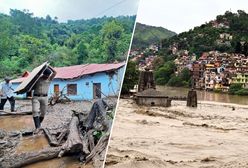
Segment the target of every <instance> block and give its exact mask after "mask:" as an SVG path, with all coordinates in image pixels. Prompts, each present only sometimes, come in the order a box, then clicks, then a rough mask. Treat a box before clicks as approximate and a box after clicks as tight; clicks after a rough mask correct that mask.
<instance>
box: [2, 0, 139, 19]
mask: <svg viewBox="0 0 248 168" xmlns="http://www.w3.org/2000/svg"><path fill="white" fill-rule="evenodd" d="M138 4H139V0H0V12H1V13H5V14H9V10H10V9H19V10H23V9H28V10H29V11H30V12H32V13H34V16H39V17H46V16H47V15H48V14H49V15H50V16H51V17H52V18H54V17H55V16H56V17H58V21H60V22H66V21H67V20H76V19H90V18H94V17H102V16H104V15H106V16H119V15H136V13H137V9H138Z"/></svg>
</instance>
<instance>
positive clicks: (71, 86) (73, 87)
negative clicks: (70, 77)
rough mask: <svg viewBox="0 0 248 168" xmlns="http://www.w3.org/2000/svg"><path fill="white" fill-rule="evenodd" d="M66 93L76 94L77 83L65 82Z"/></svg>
mask: <svg viewBox="0 0 248 168" xmlns="http://www.w3.org/2000/svg"><path fill="white" fill-rule="evenodd" d="M67 95H77V84H67Z"/></svg>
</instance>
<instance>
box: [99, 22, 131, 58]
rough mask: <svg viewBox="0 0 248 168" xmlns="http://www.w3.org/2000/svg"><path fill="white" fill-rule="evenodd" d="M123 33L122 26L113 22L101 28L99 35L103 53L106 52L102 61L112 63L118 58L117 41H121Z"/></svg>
mask: <svg viewBox="0 0 248 168" xmlns="http://www.w3.org/2000/svg"><path fill="white" fill-rule="evenodd" d="M123 32H124V29H123V28H122V26H121V25H120V24H118V23H117V22H116V21H114V20H113V21H111V22H108V23H106V24H105V25H104V26H103V28H102V30H101V33H102V41H103V47H104V51H105V52H106V56H105V58H104V59H105V60H106V61H107V62H113V61H114V60H115V59H116V58H117V57H118V55H117V54H118V41H119V40H120V39H121V37H122V34H123ZM127 50H128V49H127Z"/></svg>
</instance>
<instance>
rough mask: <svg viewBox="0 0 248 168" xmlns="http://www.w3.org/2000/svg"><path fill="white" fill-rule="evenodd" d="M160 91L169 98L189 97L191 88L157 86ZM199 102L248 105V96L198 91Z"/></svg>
mask: <svg viewBox="0 0 248 168" xmlns="http://www.w3.org/2000/svg"><path fill="white" fill-rule="evenodd" d="M156 88H157V90H158V91H161V92H163V93H164V94H165V95H167V96H172V97H173V96H182V97H184V96H187V95H188V91H189V90H190V89H189V88H183V87H169V86H156ZM196 91H197V97H198V100H201V101H211V102H220V103H234V104H242V105H248V101H247V100H248V96H238V95H230V94H226V93H216V92H209V91H204V90H196Z"/></svg>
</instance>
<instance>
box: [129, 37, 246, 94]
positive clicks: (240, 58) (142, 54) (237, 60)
mask: <svg viewBox="0 0 248 168" xmlns="http://www.w3.org/2000/svg"><path fill="white" fill-rule="evenodd" d="M221 37H222V35H221ZM228 38H230V37H229V36H228ZM155 46H156V45H151V46H149V48H147V49H145V50H144V51H140V50H132V51H131V53H130V58H131V61H134V62H138V67H139V69H140V70H143V69H145V68H147V67H148V68H150V69H153V68H154V67H153V66H156V65H153V61H154V60H155V59H156V58H158V57H159V56H158V54H157V52H158V50H159V47H158V46H156V47H155ZM148 51H149V54H147V53H148ZM171 51H172V54H174V55H176V56H177V58H176V59H175V60H174V63H175V65H176V72H175V74H178V73H180V72H181V71H182V70H183V69H184V68H188V69H189V70H190V72H191V75H192V81H193V86H194V88H196V89H202V90H207V91H213V90H215V91H222V92H228V90H229V87H230V85H231V84H233V83H241V84H242V86H243V87H244V88H248V58H247V56H245V55H244V54H238V53H222V52H219V51H209V52H204V53H202V55H201V56H200V57H199V58H198V59H196V55H194V54H193V55H190V54H189V52H188V51H187V50H184V51H178V50H177V47H176V45H175V46H172V47H171ZM151 53H152V54H151Z"/></svg>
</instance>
